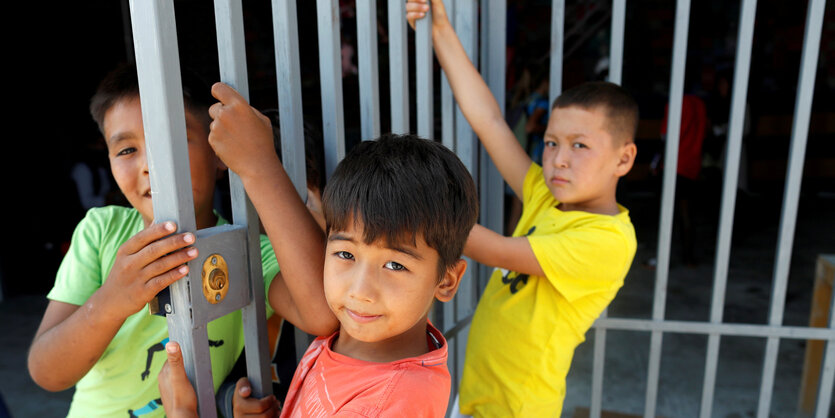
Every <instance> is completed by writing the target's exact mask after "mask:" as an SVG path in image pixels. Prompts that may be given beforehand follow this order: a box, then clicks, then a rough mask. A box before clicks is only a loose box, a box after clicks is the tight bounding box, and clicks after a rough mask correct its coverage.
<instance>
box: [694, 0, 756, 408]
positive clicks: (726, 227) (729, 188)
mask: <svg viewBox="0 0 835 418" xmlns="http://www.w3.org/2000/svg"><path fill="white" fill-rule="evenodd" d="M756 10H757V0H743V2H742V5H741V9H740V14H739V32H738V35H737V40H738V41H737V50H736V65H735V67H734V84H733V95H732V97H731V114H730V115H729V118H730V129H729V136H728V145H727V153H726V155H727V158H726V159H725V181H724V184H723V188H722V206H721V216H720V221H719V233H718V235H717V238H716V263H715V269H714V279H713V280H714V281H713V297H712V298H711V309H710V322H711V323H714V324H718V323H721V322H722V314H723V310H724V306H725V289H726V285H727V279H728V264H729V262H730V254H731V235H732V232H733V223H734V208H735V206H736V190H737V179H738V177H739V158H740V150H741V148H742V130H743V126H744V124H745V103H746V98H747V97H748V74H749V71H750V68H751V46H752V44H753V39H754V17H755V14H756ZM719 345H720V334H717V333H711V334H710V335H709V336H708V343H707V355H706V358H705V374H704V384H703V385H702V403H701V407H700V416H701V417H702V418H708V417H710V414H711V410H712V407H713V394H714V388H715V385H716V366H717V364H718V361H719Z"/></svg>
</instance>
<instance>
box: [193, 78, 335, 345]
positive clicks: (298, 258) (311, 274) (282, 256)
mask: <svg viewBox="0 0 835 418" xmlns="http://www.w3.org/2000/svg"><path fill="white" fill-rule="evenodd" d="M212 94H213V95H214V96H215V98H217V99H218V100H219V101H220V102H219V103H215V104H214V105H212V107H211V108H210V109H209V115H210V116H211V117H212V119H214V121H213V122H212V124H211V132H210V134H209V143H210V144H211V145H212V148H214V150H215V152H216V153H217V155H218V156H219V157H220V158H221V159H222V160H223V162H224V163H225V164H226V165H227V166H228V167H229V168H230V169H231V170H233V171H235V172H236V173H238V175H239V176H240V177H241V181H242V182H243V184H244V188H245V189H246V191H247V194H248V195H249V197H250V199H251V200H252V204H253V205H254V206H255V210H256V211H257V212H258V215H259V216H260V217H261V222H262V223H263V224H264V229H265V230H266V232H267V236H268V237H269V238H270V242H271V243H272V245H273V249H274V250H275V255H276V259H277V260H278V265H279V266H280V267H281V273H279V274H278V275H277V276H276V278H275V279H274V280H273V282H272V284H271V285H270V290H269V300H270V305H271V306H272V307H273V309H275V311H276V312H278V313H279V315H281V316H282V317H283V318H285V319H287V320H288V321H290V322H291V323H293V325H295V326H297V327H298V328H300V329H302V330H304V331H305V332H307V333H310V334H314V335H326V334H329V333H331V332H333V330H334V329H336V326H337V321H336V317H334V316H333V314H332V313H331V311H330V308H329V307H328V304H327V302H326V300H325V291H324V283H323V278H322V272H323V271H324V260H325V237H324V233H323V231H322V230H321V229H320V228H319V226H318V225H317V224H316V221H315V220H314V219H313V217H312V216H311V215H310V212H309V211H308V210H307V208H306V207H305V206H304V203H303V202H302V200H301V198H300V197H299V195H298V193H296V189H295V188H294V187H293V183H292V182H291V181H290V178H289V177H288V176H287V173H286V172H285V171H284V167H283V166H282V165H281V162H280V161H279V160H278V156H277V155H276V153H275V151H274V150H275V148H274V145H273V137H272V128H271V127H270V122H269V119H267V117H266V116H264V115H262V114H261V113H259V112H258V111H256V110H255V109H253V108H252V107H250V106H249V104H248V103H247V102H246V101H245V100H244V99H243V97H241V96H240V94H238V92H236V91H235V90H234V89H232V88H231V87H229V86H227V85H225V84H223V83H217V84H215V85H214V86H213V87H212Z"/></svg>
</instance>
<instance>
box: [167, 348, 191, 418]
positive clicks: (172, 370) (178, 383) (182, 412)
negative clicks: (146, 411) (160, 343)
mask: <svg viewBox="0 0 835 418" xmlns="http://www.w3.org/2000/svg"><path fill="white" fill-rule="evenodd" d="M165 353H166V354H167V356H168V358H167V359H166V360H165V364H163V365H162V370H160V372H159V376H158V377H157V385H158V386H159V394H160V398H162V407H163V408H165V415H167V416H168V417H170V418H192V417H194V418H196V417H197V416H198V415H197V392H195V391H194V387H193V386H191V382H190V381H189V380H188V376H187V375H186V368H185V366H184V365H183V353H182V352H181V351H180V345H179V344H177V343H175V342H173V341H170V342H169V343H168V344H166V345H165Z"/></svg>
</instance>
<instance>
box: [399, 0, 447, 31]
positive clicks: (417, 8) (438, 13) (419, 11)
mask: <svg viewBox="0 0 835 418" xmlns="http://www.w3.org/2000/svg"><path fill="white" fill-rule="evenodd" d="M429 7H430V6H429V4H428V0H406V20H407V21H408V22H409V26H411V27H412V29H414V28H415V21H416V20H418V19H422V18H423V17H424V16H426V13H427V12H429ZM447 20H449V19H448V18H447V15H446V9H445V8H444V2H443V1H441V0H435V1H433V2H432V22H433V24H434V23H436V22H443V21H447Z"/></svg>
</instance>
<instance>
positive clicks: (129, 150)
mask: <svg viewBox="0 0 835 418" xmlns="http://www.w3.org/2000/svg"><path fill="white" fill-rule="evenodd" d="M134 152H136V148H134V147H128V148H125V149H123V150H121V151H119V152H118V153H116V155H117V156H118V155H128V154H133V153H134Z"/></svg>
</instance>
